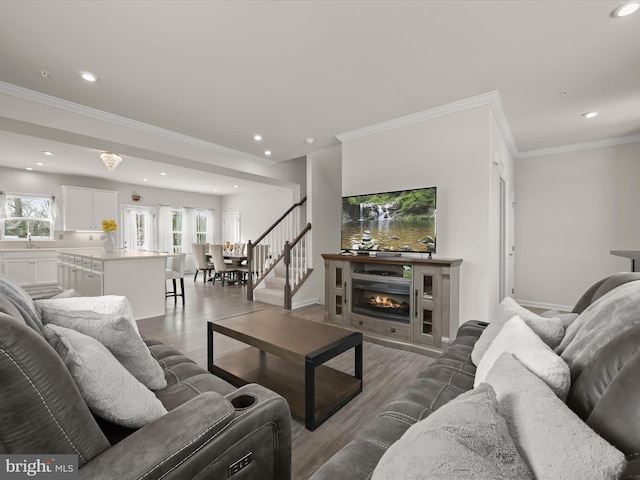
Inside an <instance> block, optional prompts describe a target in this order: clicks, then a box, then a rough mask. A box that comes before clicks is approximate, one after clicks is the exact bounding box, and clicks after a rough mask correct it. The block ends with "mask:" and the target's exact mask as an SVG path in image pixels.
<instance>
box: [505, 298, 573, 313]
mask: <svg viewBox="0 0 640 480" xmlns="http://www.w3.org/2000/svg"><path fill="white" fill-rule="evenodd" d="M514 300H515V301H516V302H518V303H519V304H520V305H522V306H523V307H534V308H543V309H545V310H560V311H561V312H570V311H571V310H573V305H555V304H553V303H542V302H531V301H529V300H519V299H517V298H514Z"/></svg>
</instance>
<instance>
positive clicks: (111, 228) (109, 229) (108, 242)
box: [102, 220, 118, 253]
mask: <svg viewBox="0 0 640 480" xmlns="http://www.w3.org/2000/svg"><path fill="white" fill-rule="evenodd" d="M116 230H118V225H117V224H116V221H115V220H102V231H103V232H104V235H105V239H104V251H105V252H107V253H113V251H114V250H115V248H116V246H115V242H114V239H113V235H114V232H115V231H116Z"/></svg>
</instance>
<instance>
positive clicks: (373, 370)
mask: <svg viewBox="0 0 640 480" xmlns="http://www.w3.org/2000/svg"><path fill="white" fill-rule="evenodd" d="M198 280H199V281H197V282H195V283H194V282H193V279H192V278H189V277H187V278H185V290H186V291H185V296H186V305H185V306H184V307H183V306H182V305H181V303H180V302H178V304H177V305H174V303H173V299H172V298H169V299H167V313H166V315H165V316H164V317H155V318H148V319H144V320H140V321H138V326H139V328H140V333H142V335H144V336H145V337H150V338H155V339H158V340H160V341H162V342H164V343H166V344H167V345H171V346H172V347H174V348H176V349H178V350H180V351H181V352H182V353H184V354H185V355H186V356H188V357H189V358H191V359H193V360H194V361H195V362H197V363H198V364H199V365H201V366H202V367H204V368H206V359H207V339H206V322H207V320H219V319H222V318H227V317H230V316H233V315H238V314H243V313H249V312H253V311H259V310H265V309H271V310H278V311H280V312H282V313H283V314H284V315H293V316H295V317H300V318H305V319H307V320H313V321H318V322H322V321H323V320H324V306H323V305H311V306H308V307H304V308H300V309H297V310H294V311H292V312H287V311H286V310H283V309H282V308H280V307H275V306H273V305H268V304H265V303H260V302H249V301H247V300H246V290H245V289H246V287H245V286H236V285H227V286H225V287H221V286H220V285H219V284H216V285H215V286H214V285H211V283H206V284H203V283H202V281H201V278H199V279H198ZM245 347H246V345H244V344H242V343H240V342H238V341H236V340H233V339H230V338H227V337H224V336H220V335H218V336H216V337H215V338H214V351H215V355H216V357H217V356H222V355H226V354H227V353H232V352H234V351H237V350H239V349H241V348H245ZM432 361H433V359H431V358H429V357H425V356H423V355H420V354H417V353H412V352H405V351H402V350H396V349H393V348H389V347H384V346H381V345H377V344H374V343H369V342H364V362H363V363H364V381H363V385H364V388H363V391H362V393H361V394H360V395H358V396H357V397H355V398H354V399H353V400H351V402H349V403H348V404H347V405H345V406H344V407H343V408H342V409H341V410H340V411H338V412H337V413H336V414H335V415H333V416H332V417H331V418H329V419H328V420H327V421H326V422H325V423H323V424H322V425H321V426H320V427H318V428H317V429H316V430H315V431H313V432H310V431H308V430H306V429H305V428H304V422H303V421H302V420H300V419H297V418H293V419H292V440H293V459H292V464H293V465H292V479H293V480H306V479H308V478H309V477H310V476H311V475H312V474H313V473H314V472H315V471H316V470H317V469H318V467H320V466H321V465H322V464H323V463H324V462H326V461H327V460H328V459H329V458H330V457H331V456H332V455H333V454H334V453H335V452H337V451H338V450H339V449H340V448H342V447H343V446H344V445H345V444H347V443H348V442H349V441H350V440H352V439H353V438H355V437H356V436H357V434H358V433H359V432H360V431H361V430H362V429H363V428H364V427H365V426H366V425H367V423H368V422H369V421H370V420H371V419H372V418H373V417H374V416H375V414H376V413H377V412H378V411H379V410H380V409H381V408H382V407H383V406H384V405H386V404H387V403H388V402H389V401H391V400H392V399H393V398H394V397H395V395H396V392H397V391H398V390H399V389H400V388H402V386H403V385H405V384H406V383H407V382H408V381H409V380H411V379H412V378H414V377H416V376H417V375H418V373H419V372H420V371H421V370H422V369H424V368H425V367H426V366H427V365H428V364H429V363H431V362H432ZM327 365H330V366H332V367H333V368H337V369H339V370H342V371H344V372H347V373H350V374H353V368H354V367H353V365H354V359H353V350H351V351H349V352H346V353H344V354H342V355H340V356H338V357H336V358H334V359H332V360H330V361H329V362H327Z"/></svg>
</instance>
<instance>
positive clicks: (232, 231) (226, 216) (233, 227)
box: [222, 212, 240, 243]
mask: <svg viewBox="0 0 640 480" xmlns="http://www.w3.org/2000/svg"><path fill="white" fill-rule="evenodd" d="M222 241H223V243H224V242H229V243H240V212H226V213H223V214H222Z"/></svg>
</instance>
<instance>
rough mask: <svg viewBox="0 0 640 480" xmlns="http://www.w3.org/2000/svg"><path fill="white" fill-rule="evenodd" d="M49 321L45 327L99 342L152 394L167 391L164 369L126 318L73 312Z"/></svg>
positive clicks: (47, 320) (60, 312)
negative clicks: (73, 332) (55, 327)
mask: <svg viewBox="0 0 640 480" xmlns="http://www.w3.org/2000/svg"><path fill="white" fill-rule="evenodd" d="M45 318H46V321H45V323H46V324H48V325H50V324H53V325H58V326H60V327H65V328H71V329H72V330H75V331H77V332H80V333H84V334H85V335H89V336H90V337H92V338H95V339H96V340H98V341H99V342H100V343H102V344H103V345H104V346H105V347H107V349H108V350H109V351H110V352H111V353H112V354H113V355H114V356H115V357H116V359H118V361H119V362H120V363H121V364H122V366H123V367H124V368H126V369H127V370H129V372H130V373H131V374H132V375H133V376H134V377H136V378H137V379H138V380H139V381H140V382H142V383H143V384H144V385H145V386H146V387H147V388H150V389H151V390H162V389H163V388H166V386H167V380H166V379H165V376H164V372H163V370H162V367H160V365H159V364H158V362H157V361H156V360H155V359H154V358H153V356H152V355H151V352H150V351H149V348H148V347H147V345H146V344H145V343H144V340H142V337H140V334H139V333H138V332H136V330H135V329H134V328H133V325H131V322H130V321H129V320H127V319H126V318H125V317H123V316H117V317H114V316H112V315H105V314H100V313H95V312H91V311H82V310H72V311H70V312H66V311H59V312H58V313H57V314H56V316H55V317H50V316H49V315H47V316H46V317H45ZM49 319H50V320H51V321H50V322H49Z"/></svg>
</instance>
